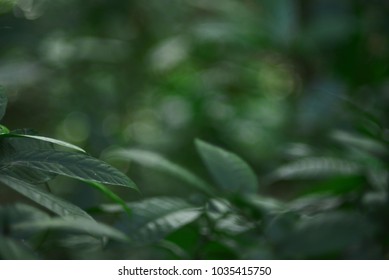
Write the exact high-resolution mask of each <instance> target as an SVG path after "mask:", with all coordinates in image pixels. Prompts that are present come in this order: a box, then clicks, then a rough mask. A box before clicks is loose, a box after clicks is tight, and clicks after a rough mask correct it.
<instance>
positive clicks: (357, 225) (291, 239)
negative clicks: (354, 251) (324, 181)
mask: <svg viewBox="0 0 389 280" xmlns="http://www.w3.org/2000/svg"><path fill="white" fill-rule="evenodd" d="M372 232H373V228H372V226H371V224H370V223H369V222H368V220H366V218H364V217H363V216H361V215H359V214H357V213H346V212H332V213H331V212H330V213H325V214H318V215H316V216H313V217H306V218H304V219H301V220H300V221H299V222H298V223H296V225H295V226H294V229H293V231H292V232H291V233H290V234H289V235H288V237H287V238H286V239H285V240H284V242H285V243H284V244H283V250H284V252H285V254H287V256H294V257H297V258H300V257H303V256H305V257H307V256H311V257H319V256H323V255H326V254H330V253H342V252H345V250H348V249H350V248H351V247H353V246H358V244H360V243H361V242H364V241H365V240H366V239H368V238H370V237H371V235H372Z"/></svg>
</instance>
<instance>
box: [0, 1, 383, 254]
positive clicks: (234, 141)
mask: <svg viewBox="0 0 389 280" xmlns="http://www.w3.org/2000/svg"><path fill="white" fill-rule="evenodd" d="M388 14H389V3H388V2H387V1H384V0H373V1H366V0H353V1H351V0H350V1H334V0H313V1H307V0H279V1H271V0H245V1H238V0H215V1H205V0H185V1H178V0H165V1H160V0H150V1H139V0H131V1H104V0H98V1H93V2H82V3H81V2H80V1H74V0H67V1H45V0H13V1H11V0H0V84H2V85H4V86H5V87H6V93H7V95H8V97H9V100H10V102H9V109H8V111H7V115H5V117H4V119H3V121H2V122H3V123H4V124H6V125H7V127H11V128H13V127H32V128H35V129H39V132H40V134H42V135H48V136H50V137H54V138H57V139H61V140H64V141H68V142H71V143H74V144H76V145H78V146H81V147H83V148H85V149H86V150H88V151H90V152H91V154H92V155H94V156H99V155H100V156H101V157H103V158H104V159H106V160H109V161H111V162H112V164H115V166H116V167H117V168H119V169H121V170H122V171H124V172H127V174H128V175H129V176H130V177H131V178H132V179H133V180H134V181H135V182H136V183H137V185H138V186H139V187H140V189H141V192H142V194H141V195H140V194H137V193H135V192H131V191H127V190H121V189H112V190H113V191H115V192H117V194H118V196H119V197H120V198H121V199H123V200H125V201H128V207H129V208H130V209H132V211H133V212H132V215H133V216H131V217H130V219H128V215H127V214H128V213H122V212H123V207H120V206H117V207H116V206H113V205H110V204H109V203H110V202H111V200H108V199H107V197H106V196H103V195H101V196H100V195H98V194H97V192H96V191H94V190H91V189H90V188H89V189H86V188H84V187H82V185H81V184H78V183H77V182H74V181H67V180H66V179H63V178H58V179H55V184H54V188H53V192H55V193H56V194H58V195H60V196H63V197H65V198H66V199H68V200H69V201H71V202H73V203H75V204H77V205H79V206H80V207H82V208H84V209H87V210H88V212H89V213H90V214H93V215H96V216H97V217H98V218H99V220H101V221H102V222H105V223H108V224H110V225H113V226H115V227H117V228H118V229H120V230H122V231H123V232H125V233H127V234H128V235H129V236H131V237H132V238H133V239H134V240H138V241H139V242H138V244H137V245H136V246H135V245H134V244H132V245H129V246H128V247H126V246H123V245H122V244H121V243H117V244H116V243H115V242H119V241H117V240H116V241H114V242H112V243H108V244H106V243H104V242H103V243H102V242H100V241H99V240H97V241H96V239H94V238H92V237H90V236H88V235H80V234H79V235H72V234H65V233H63V232H61V231H59V232H57V231H55V233H52V235H51V236H50V237H51V238H46V239H44V240H45V242H43V245H42V246H39V250H38V252H35V253H36V256H38V257H42V258H157V259H158V258H221V259H224V258H232V259H239V258H373V259H378V258H388V257H389V253H388V252H389V251H388V250H389V249H388V245H389V239H388V238H389V229H388V207H389V202H388V201H389V200H388V199H389V198H388V195H387V192H388V189H389V183H388V180H389V179H388V162H389V155H388V141H389V130H388V120H389V110H388V105H389V78H388V77H389V67H388V63H387V62H388V61H389V34H388V33H389V17H388V16H387V15H388ZM196 138H198V139H203V140H206V141H207V142H201V141H197V142H196V143H197V144H196V146H197V148H198V153H196V150H195V149H194V139H196ZM199 143H200V144H199ZM201 143H203V144H201ZM207 143H214V144H216V145H217V146H218V147H220V148H216V147H214V146H213V145H210V144H207ZM201 147H202V148H201ZM226 150H228V151H233V154H232V153H229V152H225V151H226ZM162 155H163V156H162ZM237 155H239V157H238V156H237ZM115 159H116V160H115ZM168 159H170V160H171V161H170V160H168ZM242 159H244V161H243V160H242ZM202 160H203V161H204V164H203V163H202ZM246 161H247V163H246ZM249 166H251V168H250V167H249ZM154 169H155V170H154ZM156 170H157V172H155V171H156ZM207 170H209V175H210V177H211V178H213V179H214V183H212V182H211V181H209V180H207V179H206V178H207V176H208V175H207ZM164 172H165V173H168V174H170V175H175V176H176V177H178V179H175V178H174V176H165V175H164V174H163V173H164ZM235 172H237V173H235ZM234 174H235V175H234ZM256 178H258V182H257V179H256ZM214 185H219V187H220V188H217V187H214ZM190 186H192V188H190ZM95 187H96V188H99V187H100V188H101V187H102V186H99V185H97V186H95ZM106 190H107V191H109V189H108V187H107V189H106ZM0 195H1V198H0V201H1V203H2V205H3V204H5V203H7V204H8V203H13V202H14V201H19V200H20V198H19V197H15V196H14V194H13V193H9V192H8V191H4V190H3V189H2V188H1V189H0ZM111 199H113V197H112V196H111ZM2 207H3V208H1V211H11V210H3V209H8V208H6V207H11V208H12V207H16V208H17V209H19V208H18V207H31V206H20V205H19V204H15V205H13V206H12V204H11V205H10V206H2ZM4 207H5V208H4ZM15 211H16V210H15ZM31 211H35V210H31ZM36 211H40V210H36ZM11 212H12V211H11ZM162 213H165V215H163V216H162V217H160V216H158V215H156V214H162ZM4 215H5V214H4ZM37 215H38V214H37ZM137 225H139V228H138V226H137ZM134 226H135V227H137V230H135V231H133V230H132V229H133V228H134ZM52 230H53V229H50V232H51V231H52ZM158 230H159V231H158ZM38 235H39V234H38ZM38 237H39V236H38ZM34 238H36V237H34ZM147 238H150V239H149V240H148V241H147ZM3 240H4V241H1V244H0V253H1V252H4V251H6V250H5V249H2V248H12V250H11V251H10V252H11V253H12V254H13V255H8V256H9V258H11V257H12V256H15V254H16V255H17V254H18V252H20V251H21V250H22V249H21V248H23V246H22V245H25V244H19V243H18V242H16V241H12V240H13V239H3ZM9 240H11V241H9ZM34 240H35V239H34ZM137 246H138V247H141V248H142V250H139V249H138V248H137ZM51 248H60V249H61V250H57V251H55V252H54V251H53V250H51ZM30 249H31V248H30ZM31 251H33V250H27V251H26V252H24V251H23V253H25V257H26V258H27V257H28V256H30V257H31V253H33V254H34V252H31ZM97 252H98V253H97ZM11 253H10V254H11Z"/></svg>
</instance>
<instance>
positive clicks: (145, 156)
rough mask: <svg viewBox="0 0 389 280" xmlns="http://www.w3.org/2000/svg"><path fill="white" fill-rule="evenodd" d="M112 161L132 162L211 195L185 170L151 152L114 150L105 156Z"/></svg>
mask: <svg viewBox="0 0 389 280" xmlns="http://www.w3.org/2000/svg"><path fill="white" fill-rule="evenodd" d="M106 157H107V158H110V159H113V160H117V159H120V160H132V161H135V162H136V163H139V164H141V165H143V166H146V167H148V168H151V169H155V170H157V171H161V172H164V173H167V174H170V175H172V176H175V177H177V178H179V179H181V180H183V181H184V182H186V183H188V184H189V185H191V186H193V187H195V188H196V189H197V190H199V191H201V192H204V193H206V194H208V195H213V190H212V187H211V186H210V185H209V184H207V183H206V182H204V181H203V180H202V179H201V178H199V177H197V176H196V175H194V174H193V173H192V172H190V171H188V170H187V169H185V168H183V167H181V166H179V165H177V164H175V163H172V162H171V161H169V160H167V159H165V158H163V157H161V156H160V155H157V154H155V153H152V152H148V151H142V150H136V149H116V150H113V151H111V152H109V153H107V154H106Z"/></svg>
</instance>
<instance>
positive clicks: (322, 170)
mask: <svg viewBox="0 0 389 280" xmlns="http://www.w3.org/2000/svg"><path fill="white" fill-rule="evenodd" d="M360 172H361V167H360V165H358V164H357V163H355V162H352V161H349V160H343V159H338V158H329V157H328V158H327V157H319V158H305V159H301V160H298V161H295V162H292V163H289V164H286V165H284V166H281V167H280V168H278V169H276V170H275V171H274V172H273V173H272V174H271V175H270V177H269V178H268V180H269V182H273V181H275V180H285V179H307V178H317V179H318V178H323V177H330V176H339V175H356V174H360Z"/></svg>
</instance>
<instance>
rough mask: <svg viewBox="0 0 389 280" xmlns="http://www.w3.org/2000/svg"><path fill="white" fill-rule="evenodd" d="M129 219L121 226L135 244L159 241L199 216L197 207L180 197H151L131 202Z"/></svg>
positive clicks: (199, 212)
mask: <svg viewBox="0 0 389 280" xmlns="http://www.w3.org/2000/svg"><path fill="white" fill-rule="evenodd" d="M130 207H131V209H132V217H131V219H126V220H125V221H124V224H123V225H122V227H124V229H125V231H126V232H128V234H129V236H130V237H131V239H132V240H134V241H135V242H136V243H137V244H142V243H143V244H144V243H150V242H155V241H159V240H161V239H162V238H164V237H165V236H166V235H168V234H169V233H171V232H173V231H175V230H177V229H179V228H181V227H182V226H184V225H186V224H188V223H190V222H192V221H194V220H195V219H197V218H198V217H199V215H200V214H201V211H200V209H199V208H197V207H195V206H193V205H191V204H189V203H188V202H186V201H185V200H183V199H180V198H171V197H164V198H151V199H147V200H144V201H141V202H137V203H131V204H130Z"/></svg>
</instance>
